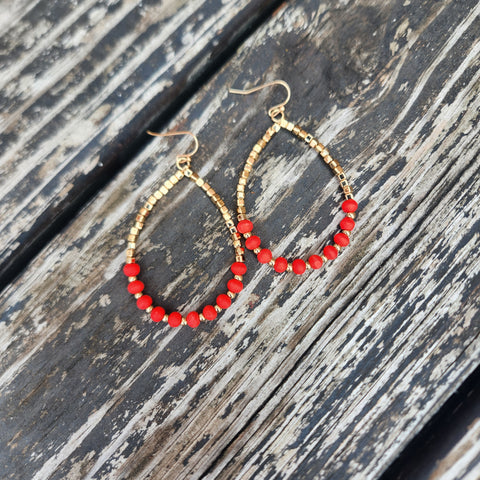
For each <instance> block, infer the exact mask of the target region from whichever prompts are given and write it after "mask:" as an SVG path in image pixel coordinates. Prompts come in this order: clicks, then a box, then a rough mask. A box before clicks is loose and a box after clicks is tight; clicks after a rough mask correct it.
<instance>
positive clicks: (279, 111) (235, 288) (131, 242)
mask: <svg viewBox="0 0 480 480" xmlns="http://www.w3.org/2000/svg"><path fill="white" fill-rule="evenodd" d="M273 85H281V86H283V87H285V89H286V90H287V98H286V99H285V100H284V101H283V102H282V103H280V104H278V105H275V106H274V107H272V108H270V109H269V111H268V115H269V116H270V118H271V120H272V122H273V124H272V125H271V126H270V127H269V128H268V129H267V131H266V132H265V134H264V135H263V136H262V138H260V140H258V141H257V143H256V144H255V145H254V146H253V148H252V151H251V152H250V154H249V156H248V158H247V161H246V163H245V166H244V168H243V171H242V173H241V175H240V178H239V181H238V185H237V213H238V224H237V225H236V226H235V223H234V221H233V220H232V216H231V215H230V213H229V210H228V208H227V207H226V206H225V203H224V201H223V200H222V199H221V198H220V196H219V195H218V194H217V193H216V192H215V190H214V189H213V188H212V187H211V185H209V184H208V183H207V182H206V181H205V180H203V179H202V178H200V176H199V175H198V174H197V173H196V172H194V171H193V170H192V169H191V168H190V167H191V157H192V155H194V154H195V153H196V151H197V150H198V140H197V137H196V136H195V135H194V134H193V133H191V132H170V133H163V134H161V133H153V132H150V131H149V132H148V133H149V134H150V135H155V136H159V137H166V136H172V135H191V136H192V137H193V139H194V141H195V148H194V149H193V151H191V152H189V153H184V154H182V155H178V156H177V172H176V173H175V174H174V175H172V176H171V177H170V178H169V179H168V180H167V181H165V182H164V184H163V185H162V186H161V187H160V188H159V189H158V190H157V191H156V192H154V193H153V195H151V196H150V197H149V198H148V200H147V201H146V203H145V204H144V206H143V207H142V208H140V211H139V213H138V215H137V216H136V219H135V223H134V225H133V227H132V228H131V229H130V233H129V235H128V248H127V262H126V264H125V266H124V268H123V272H124V274H125V275H126V276H127V277H128V281H129V284H128V291H129V292H130V293H131V294H133V295H134V296H135V298H136V300H137V306H138V308H140V309H141V310H145V311H146V312H147V313H148V314H149V315H150V318H151V319H152V320H153V321H154V322H161V321H163V322H168V324H169V325H170V326H171V327H178V326H180V325H189V326H190V327H192V328H195V327H198V325H200V322H201V321H205V320H207V321H210V320H214V319H215V318H216V317H217V316H218V314H219V313H220V312H221V311H222V310H225V309H227V308H228V307H229V306H230V305H231V303H232V300H233V299H234V298H235V296H236V295H237V294H238V293H240V292H241V291H242V289H243V283H242V281H243V275H244V274H245V273H246V271H247V266H246V265H245V259H244V248H243V247H242V243H241V237H242V235H243V238H244V240H245V247H246V248H247V249H248V250H252V251H253V252H254V253H255V254H256V256H257V259H258V261H259V262H260V263H263V264H269V265H271V266H272V267H273V269H274V270H275V271H276V272H279V273H282V272H285V271H287V272H294V273H295V274H297V275H300V274H302V273H304V272H305V271H306V270H310V269H313V270H316V269H319V268H320V267H321V266H322V265H323V264H324V263H326V262H327V261H330V260H333V259H335V258H336V257H337V256H338V253H339V252H340V250H341V249H342V248H343V247H346V246H347V245H348V244H349V243H350V234H351V231H352V230H353V228H354V227H355V221H354V218H355V212H356V210H357V207H358V204H357V202H356V201H355V200H354V199H353V192H352V189H351V187H350V185H349V184H348V181H347V179H346V176H345V173H344V171H343V169H342V167H341V166H340V165H339V164H338V162H337V161H336V160H334V159H333V158H332V157H331V156H330V153H329V152H328V150H327V149H326V148H325V147H324V146H323V145H322V144H321V143H320V142H319V141H318V140H316V139H315V138H314V137H313V136H312V135H310V134H309V133H307V132H306V131H305V130H303V129H302V128H301V127H299V126H298V125H295V124H293V123H292V122H290V121H288V120H287V119H286V118H285V105H286V104H287V103H288V101H289V100H290V87H289V86H288V84H287V83H286V82H284V81H283V80H275V81H274V82H271V83H267V84H265V85H260V86H258V87H255V88H251V89H249V90H237V89H230V92H231V93H236V94H242V95H248V94H250V93H253V92H256V91H258V90H260V89H262V88H265V87H269V86H273ZM282 128H283V129H285V130H287V131H289V132H291V133H292V134H294V135H295V136H297V137H298V138H299V139H300V140H303V141H304V142H305V143H306V144H307V145H308V146H310V147H311V148H313V149H314V150H315V151H316V152H317V153H319V154H320V156H321V157H322V158H323V160H324V161H325V163H326V164H327V165H328V166H329V167H330V168H331V169H332V170H333V172H334V173H335V175H336V176H337V178H338V180H339V182H340V186H341V188H342V191H343V194H344V196H345V200H344V201H343V203H342V210H343V211H344V212H345V217H344V218H343V219H342V221H341V222H340V231H339V232H338V233H336V234H335V235H334V237H333V244H332V245H326V246H325V247H324V248H323V251H322V253H321V254H320V255H311V256H310V257H309V258H308V260H307V261H305V260H302V259H300V258H297V259H295V260H293V261H292V262H288V261H287V259H285V258H283V257H278V258H276V259H274V258H273V256H272V252H271V250H269V249H268V248H261V240H260V238H259V237H258V236H257V235H254V234H253V223H252V222H251V221H250V220H249V219H248V216H247V211H246V208H245V187H246V185H247V180H248V178H249V176H250V174H251V172H252V170H253V166H254V165H255V163H256V162H257V161H258V158H259V155H260V153H261V152H262V150H263V149H264V148H265V147H266V145H267V144H268V142H270V140H271V139H272V138H273V137H274V136H275V134H276V133H277V132H279V131H280V129H282ZM185 177H186V178H189V179H190V180H191V181H193V182H194V183H195V185H197V186H198V187H199V188H200V189H201V190H203V192H205V193H206V195H207V196H208V197H209V198H210V200H211V201H212V202H213V203H214V205H215V206H216V207H217V208H218V210H219V211H220V213H221V215H222V217H223V219H224V221H225V224H226V227H227V230H228V232H229V233H230V236H231V239H232V243H233V248H234V250H235V262H233V264H232V265H231V267H230V270H231V272H232V274H233V276H232V278H231V279H230V280H229V281H228V282H227V291H226V293H222V294H220V295H218V296H217V298H216V304H215V305H206V306H205V307H203V309H202V311H201V313H199V312H196V311H192V312H190V313H188V314H187V315H186V316H182V315H181V314H180V313H179V312H171V313H169V314H167V313H166V312H165V309H164V308H163V307H160V306H154V305H153V300H152V297H151V296H150V295H147V294H145V293H144V288H145V286H144V284H143V282H142V281H140V280H139V279H138V275H139V273H140V265H139V264H138V263H137V262H136V260H135V249H136V245H137V243H136V242H137V238H138V235H139V234H140V231H141V230H142V228H143V226H144V223H145V220H146V218H147V216H148V215H149V214H150V212H151V211H152V209H153V207H154V206H155V204H156V203H157V202H158V201H159V200H161V199H162V198H163V197H165V196H166V195H167V194H168V193H169V192H170V190H171V189H172V188H173V187H174V186H175V185H176V184H177V183H178V182H179V181H180V180H181V179H182V178H185Z"/></svg>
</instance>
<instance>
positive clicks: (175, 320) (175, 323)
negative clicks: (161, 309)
mask: <svg viewBox="0 0 480 480" xmlns="http://www.w3.org/2000/svg"><path fill="white" fill-rule="evenodd" d="M168 324H169V325H170V326H171V327H179V326H180V325H181V324H182V315H181V314H180V313H178V312H172V313H171V314H170V315H169V316H168Z"/></svg>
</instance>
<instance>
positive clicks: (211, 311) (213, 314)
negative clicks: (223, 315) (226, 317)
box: [202, 305, 218, 320]
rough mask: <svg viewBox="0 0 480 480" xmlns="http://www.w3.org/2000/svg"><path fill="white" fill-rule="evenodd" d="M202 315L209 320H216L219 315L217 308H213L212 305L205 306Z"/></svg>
mask: <svg viewBox="0 0 480 480" xmlns="http://www.w3.org/2000/svg"><path fill="white" fill-rule="evenodd" d="M202 313H203V316H204V317H205V318H206V319H207V320H215V319H216V318H217V315H218V314H217V311H216V310H215V307H213V306H212V305H205V306H204V307H203V311H202Z"/></svg>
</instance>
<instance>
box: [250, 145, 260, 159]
mask: <svg viewBox="0 0 480 480" xmlns="http://www.w3.org/2000/svg"><path fill="white" fill-rule="evenodd" d="M252 150H253V151H254V152H256V153H260V152H261V151H262V147H261V146H260V145H259V144H258V143H256V144H255V145H254V146H253V148H252ZM257 158H258V157H257Z"/></svg>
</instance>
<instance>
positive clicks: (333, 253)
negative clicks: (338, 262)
mask: <svg viewBox="0 0 480 480" xmlns="http://www.w3.org/2000/svg"><path fill="white" fill-rule="evenodd" d="M323 254H324V255H325V256H326V257H327V258H328V259H329V260H333V259H334V258H337V257H338V250H337V249H336V248H335V247H334V246H333V245H327V246H326V247H325V248H324V249H323Z"/></svg>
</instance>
